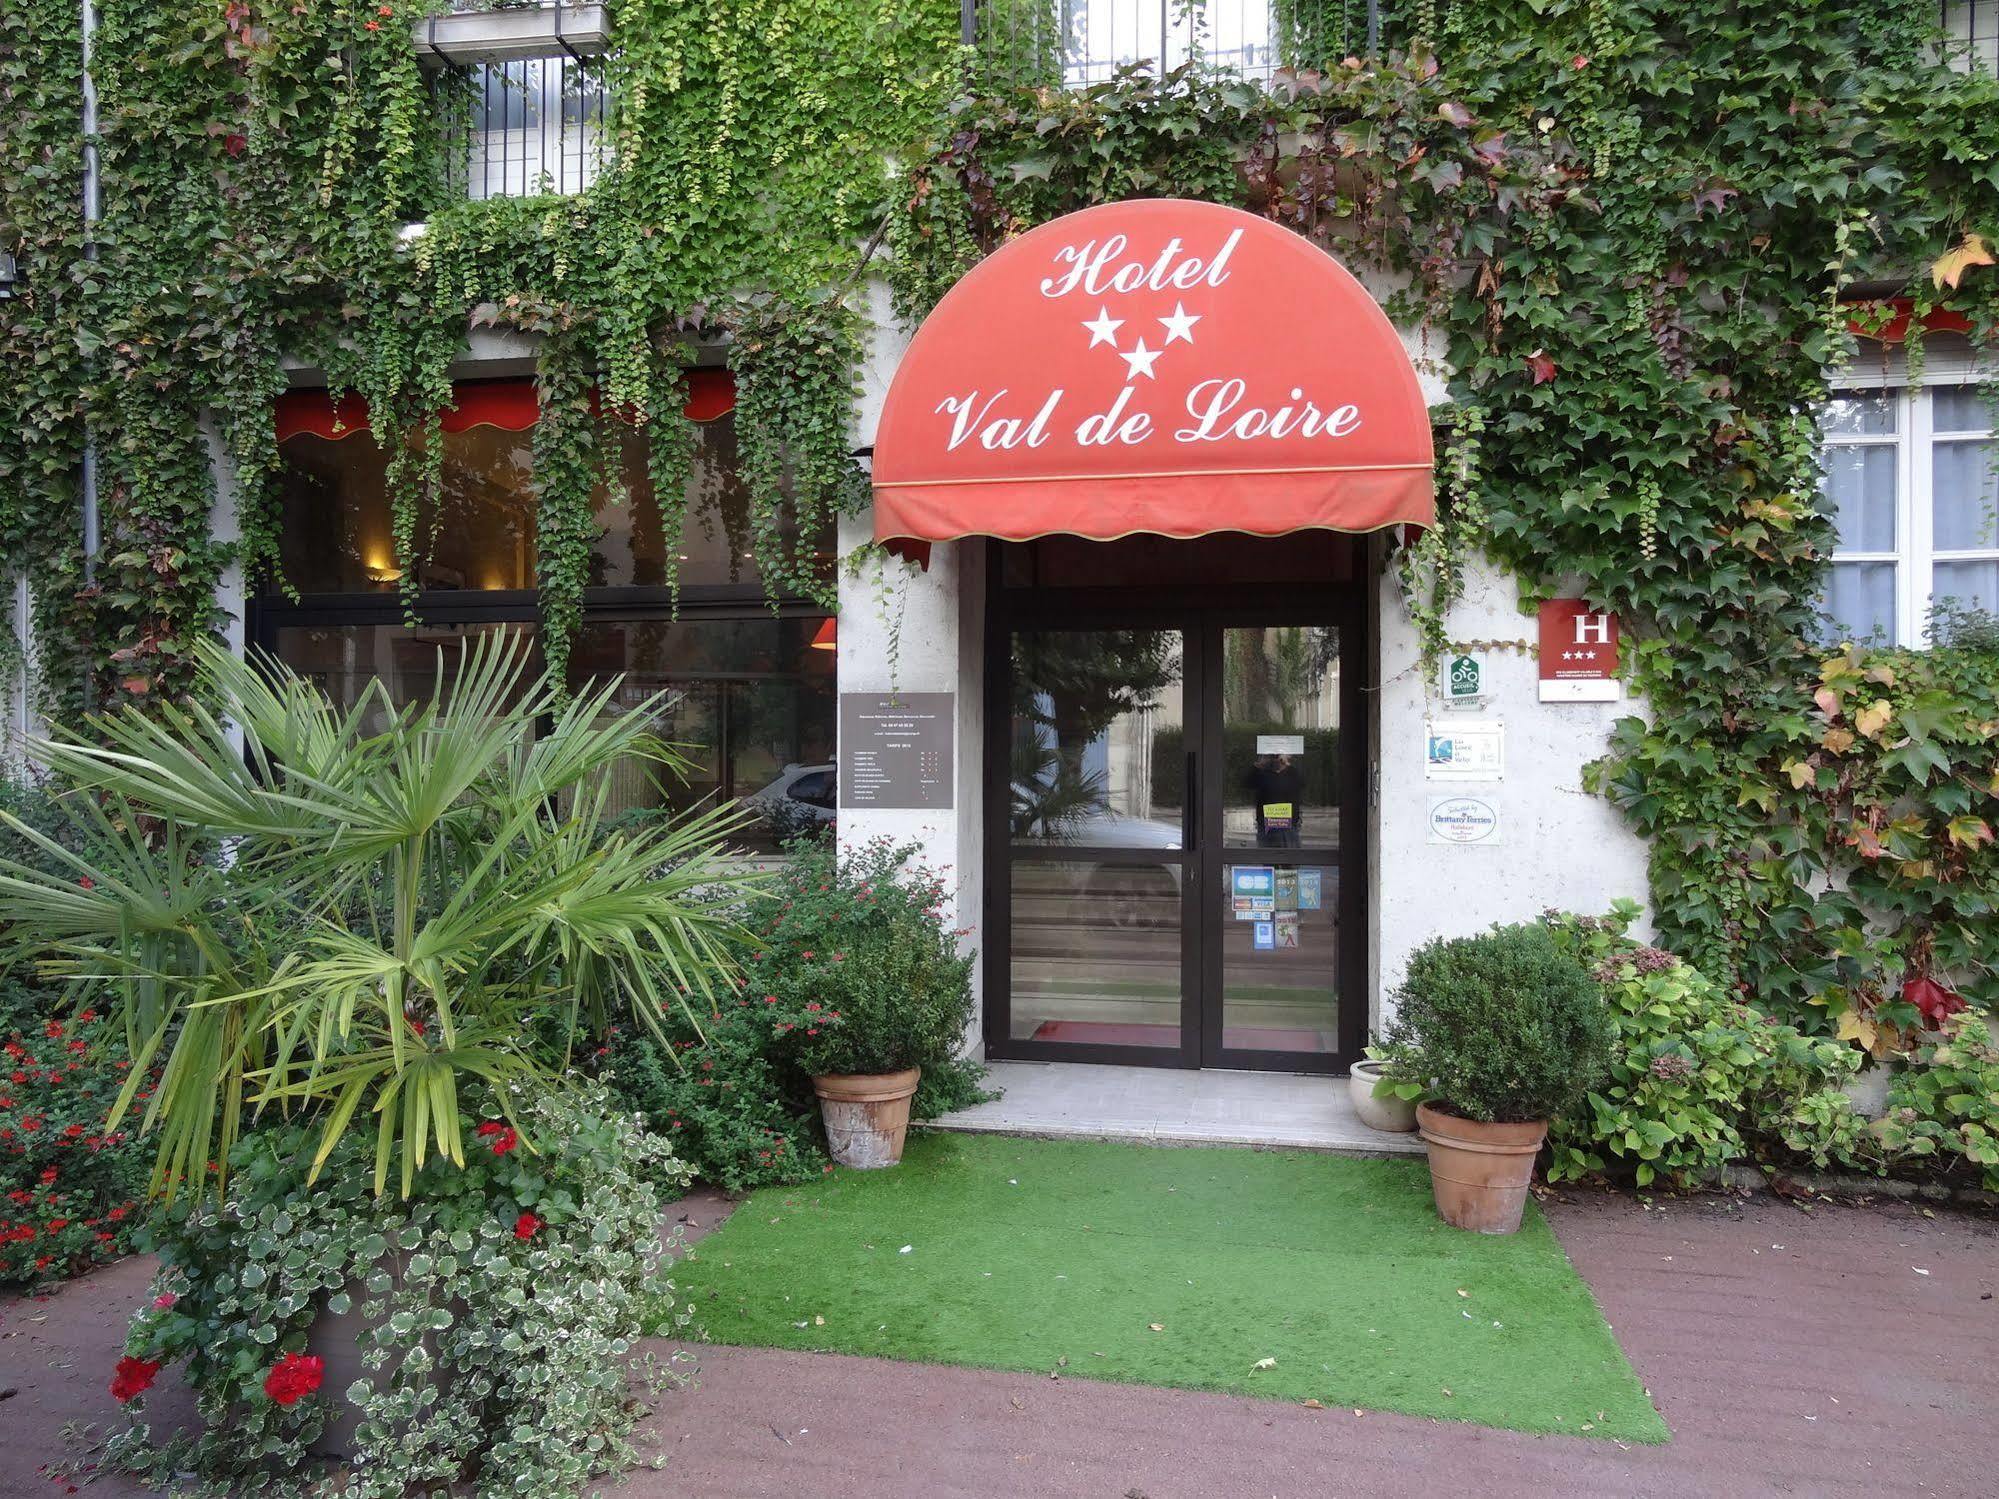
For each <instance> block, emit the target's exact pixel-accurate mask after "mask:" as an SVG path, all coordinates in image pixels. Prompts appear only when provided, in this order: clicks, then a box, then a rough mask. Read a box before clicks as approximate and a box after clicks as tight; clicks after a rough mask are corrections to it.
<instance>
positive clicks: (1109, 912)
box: [1005, 629, 1188, 1053]
mask: <svg viewBox="0 0 1999 1499" xmlns="http://www.w3.org/2000/svg"><path fill="white" fill-rule="evenodd" d="M1007 665H1008V672H1009V680H1010V689H1009V700H1008V706H1009V722H1008V727H1007V768H1006V776H1007V783H1006V791H1007V802H1006V824H1005V825H1006V835H1007V838H1008V842H1009V845H1010V857H1009V860H1008V865H1009V868H1008V875H1009V882H1010V901H1009V907H1010V910H1009V914H1010V922H1009V926H1010V938H1011V941H1010V944H1009V949H1008V951H1009V961H1008V972H1007V983H1008V988H1009V993H1010V996H1011V1001H1012V1003H1011V1010H1010V1014H1009V1019H1008V1026H1007V1033H1008V1037H1009V1039H1011V1040H1015V1041H1021V1042H1027V1043H1031V1044H1033V1045H1035V1046H1037V1047H1040V1046H1052V1047H1071V1046H1082V1047H1090V1048H1117V1049H1124V1048H1145V1049H1148V1050H1153V1051H1167V1052H1174V1053H1177V1052H1179V1051H1180V1050H1181V1049H1182V1047H1183V1041H1184V1031H1185V1019H1186V997H1187V992H1188V991H1187V969H1188V965H1187V961H1186V954H1187V944H1186V930H1185V927H1186V923H1185V920H1184V911H1183V907H1184V906H1185V904H1186V890H1187V872H1188V871H1187V867H1186V859H1187V850H1186V839H1185V836H1184V819H1185V814H1186V798H1185V785H1186V782H1185V775H1184V765H1183V761H1184V759H1185V755H1186V751H1185V747H1184V737H1185V733H1184V721H1185V719H1184V712H1183V707H1184V704H1185V701H1186V698H1185V689H1186V641H1185V636H1184V634H1183V633H1182V632H1181V631H1179V630H1165V629H1102V630H1082V629H1076V630H1071V629H1033V630H1019V631H1015V632H1014V633H1013V634H1012V635H1011V637H1010V641H1009V657H1008V663H1007Z"/></svg>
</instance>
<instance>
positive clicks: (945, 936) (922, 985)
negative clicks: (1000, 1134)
mask: <svg viewBox="0 0 1999 1499" xmlns="http://www.w3.org/2000/svg"><path fill="white" fill-rule="evenodd" d="M791 855H792V856H791V859H790V860H789V862H788V863H787V864H786V865H785V867H784V869H783V871H782V873H781V874H780V875H779V876H778V879H777V881H776V882H775V884H774V885H773V886H772V887H771V893H772V895H773V896H774V900H773V901H772V903H771V905H770V906H769V908H768V909H769V910H770V912H771V914H770V916H769V918H768V919H767V920H766V921H764V922H763V923H761V924H760V925H759V926H758V927H757V931H756V936H757V946H756V948H755V950H754V951H753V952H752V953H751V955H750V957H749V959H748V960H747V961H746V963H745V965H744V979H745V981H746V982H745V985H744V989H743V994H744V997H745V998H747V999H748V1000H749V1008H750V1010H751V1011H752V1012H754V1011H755V1010H757V1009H758V1007H759V1006H761V1007H762V1008H763V1009H764V1011H765V1012H766V1013H767V1014H769V1015H770V1016H771V1018H772V1021H773V1028H774V1029H779V1028H781V1035H780V1036H779V1037H777V1038H776V1039H778V1040H779V1041H780V1043H781V1044H782V1046H783V1049H784V1050H785V1052H786V1054H787V1055H788V1056H789V1057H790V1059H791V1060H792V1061H793V1062H794V1063H795V1064H796V1065H797V1066H798V1067H799V1068H800V1069H801V1070H802V1071H803V1072H805V1073H806V1074H807V1075H810V1076H818V1075H821V1074H824V1073H840V1072H857V1073H879V1072H899V1071H901V1070H902V1069H903V1068H905V1067H921V1068H923V1069H925V1071H929V1070H930V1069H933V1068H937V1069H947V1068H950V1067H951V1066H952V1065H953V1064H954V1061H955V1059H956V1058H957V1055H958V1050H959V1047H960V1046H961V1045H962V1044H963V1041H964V1037H965V1032H966V1029H967V1027H968V1026H969V1025H970V1024H971V1019H972V960H971V957H970V955H969V954H967V953H963V952H960V951H959V949H958V938H959V937H960V936H961V935H962V933H958V932H953V931H951V930H950V929H949V928H947V927H946V926H945V925H944V919H943V915H942V910H943V905H944V901H945V899H946V892H945V886H944V882H943V880H942V879H941V878H940V877H939V876H938V875H937V874H936V873H935V872H934V871H932V870H929V869H926V868H924V867H923V866H921V865H920V864H918V863H916V862H915V855H916V850H915V849H914V848H913V847H911V846H906V845H897V844H895V843H893V842H891V841H889V840H888V839H875V840H873V841H871V842H869V843H867V844H865V845H863V846H861V847H859V848H855V849H848V850H845V851H836V850H835V849H834V847H833V846H832V844H831V843H829V842H826V841H823V840H822V841H815V842H809V843H797V844H793V845H792V846H791Z"/></svg>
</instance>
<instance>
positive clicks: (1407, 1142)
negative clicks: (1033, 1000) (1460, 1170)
mask: <svg viewBox="0 0 1999 1499" xmlns="http://www.w3.org/2000/svg"><path fill="white" fill-rule="evenodd" d="M910 1128H911V1129H920V1130H940V1131H943V1132H945V1133H956V1134H967V1135H1015V1136H1018V1137H1020V1138H1022V1139H1026V1140H1108V1141H1111V1142H1113V1143H1115V1144H1121V1145H1159V1146H1167V1147H1173V1146H1201V1145H1218V1146H1230V1147H1237V1148H1245V1147H1246V1148H1248V1149H1251V1150H1309V1151H1316V1152H1319V1153H1321V1154H1324V1155H1339V1156H1354V1157H1358V1158H1360V1159H1363V1160H1367V1159H1375V1158H1385V1157H1395V1156H1414V1155H1421V1154H1422V1153H1423V1142H1422V1141H1421V1140H1419V1139H1418V1138H1417V1137H1416V1136H1415V1135H1414V1134H1408V1135H1389V1134H1383V1135H1381V1137H1380V1139H1379V1141H1374V1140H1344V1139H1341V1140H1335V1139H1331V1138H1328V1137H1327V1136H1326V1135H1323V1134H1305V1133H1301V1134H1299V1135H1297V1136H1296V1137H1295V1138H1294V1137H1292V1136H1289V1135H1286V1134H1284V1133H1283V1132H1281V1131H1279V1130H1271V1129H1263V1130H1254V1131H1241V1130H1232V1129H1231V1130H1219V1131H1217V1130H1200V1129H1187V1128H1181V1127H1177V1126H1174V1125H1166V1124H1156V1125H1147V1124H1140V1123H1135V1122H1122V1121H1092V1120H1073V1121H1070V1120H1063V1121H1057V1120H1052V1119H1034V1118H1031V1117H1029V1118H1021V1119H1014V1120H971V1119H952V1120H948V1121H946V1120H940V1119H932V1120H928V1121H926V1122H924V1123H922V1124H913V1125H911V1126H910ZM1370 1133H1378V1132H1375V1131H1371V1132H1370Z"/></svg>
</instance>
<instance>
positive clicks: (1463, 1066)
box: [1380, 923, 1612, 1124]
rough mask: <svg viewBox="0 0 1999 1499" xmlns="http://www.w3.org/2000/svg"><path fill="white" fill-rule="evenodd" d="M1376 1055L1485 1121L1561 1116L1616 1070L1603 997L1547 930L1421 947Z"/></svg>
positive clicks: (1452, 1108) (1459, 1110)
mask: <svg viewBox="0 0 1999 1499" xmlns="http://www.w3.org/2000/svg"><path fill="white" fill-rule="evenodd" d="M1396 997H1397V1001H1398V1007H1397V1010H1396V1015H1395V1019H1394V1022H1393V1023H1392V1024H1391V1025H1390V1027H1389V1029H1388V1032H1387V1034H1386V1036H1385V1037H1384V1038H1383V1042H1382V1045H1381V1047H1380V1054H1381V1056H1382V1057H1383V1059H1384V1060H1386V1061H1387V1063H1388V1065H1389V1070H1390V1072H1391V1073H1392V1074H1393V1075H1394V1076H1395V1077H1397V1078H1400V1079H1408V1080H1415V1081H1417V1082H1420V1083H1421V1084H1422V1086H1423V1090H1424V1092H1425V1093H1426V1094H1427V1095H1428V1096H1429V1097H1430V1098H1431V1099H1432V1100H1434V1101H1435V1102H1436V1103H1437V1104H1439V1105H1441V1107H1443V1108H1444V1109H1445V1110H1446V1111H1448V1112H1450V1113H1453V1114H1457V1115H1461V1116H1462V1117H1464V1118H1467V1119H1475V1120H1480V1121H1482V1122H1485V1123H1488V1124H1490V1123H1521V1122H1526V1121H1529V1120H1540V1119H1553V1118H1555V1117H1557V1116H1559V1115H1562V1114H1565V1113H1567V1112H1568V1111H1569V1110H1571V1109H1572V1108H1574V1107H1575V1106H1576V1105H1577V1104H1579V1103H1580V1102H1581V1101H1582V1100H1583V1098H1584V1096H1585V1095H1586V1094H1587V1093H1588V1091H1589V1090H1590V1089H1591V1088H1592V1087H1594V1086H1595V1085H1596V1083H1597V1081H1598V1080H1599V1079H1600V1078H1601V1077H1602V1076H1603V1074H1604V1071H1605V1069H1606V1067H1607V1066H1608V1065H1609V1058H1610V1047H1611V1036H1612V1030H1611V1022H1610V1016H1609V1014H1608V1012H1607V1010H1606V1008H1605V1006H1604V998H1603V991H1602V989H1601V987H1600V986H1599V985H1598V984H1597V982H1596V980H1595V979H1593V978H1592V977H1591V976H1590V974H1589V973H1588V971H1587V970H1586V969H1585V968H1584V967H1583V965H1582V964H1581V962H1579V961H1578V960H1577V958H1576V956H1575V955H1574V954H1573V953H1570V952H1565V951H1563V949H1562V948H1561V946H1560V945H1559V944H1558V943H1557V942H1556V940H1555V937H1554V934H1553V933H1551V932H1550V931H1549V930H1548V929H1547V928H1546V927H1545V926H1542V925H1541V924H1539V923H1527V924H1523V925H1519V926H1495V927H1493V928H1492V929H1491V930H1490V931H1487V932H1481V933H1479V934H1478V935H1476V936H1472V937H1450V938H1437V939H1434V940H1432V941H1430V942H1427V943H1425V944H1424V945H1423V946H1422V947H1419V948H1418V949H1416V951H1415V953H1414V954H1412V955H1411V957H1410V959H1409V968H1408V972H1407V975H1406V976H1405V977H1404V979H1403V981H1402V983H1401V985H1400V987H1399V988H1398V989H1397V991H1396Z"/></svg>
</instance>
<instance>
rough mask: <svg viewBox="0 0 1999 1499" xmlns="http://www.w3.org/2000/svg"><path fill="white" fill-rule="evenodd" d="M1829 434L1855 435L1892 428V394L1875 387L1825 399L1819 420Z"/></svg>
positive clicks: (1893, 414)
mask: <svg viewBox="0 0 1999 1499" xmlns="http://www.w3.org/2000/svg"><path fill="white" fill-rule="evenodd" d="M1822 426H1823V428H1824V430H1825V433H1826V435H1827V436H1829V437H1858V436H1863V435H1866V436H1873V435H1877V434H1885V433H1889V432H1893V431H1894V430H1895V398H1894V397H1893V396H1890V395H1884V394H1882V393H1880V392H1878V391H1863V392H1856V393H1855V394H1853V395H1850V396H1834V397H1833V398H1832V399H1831V400H1830V401H1828V402H1826V409H1825V417H1824V421H1823V423H1822Z"/></svg>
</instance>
